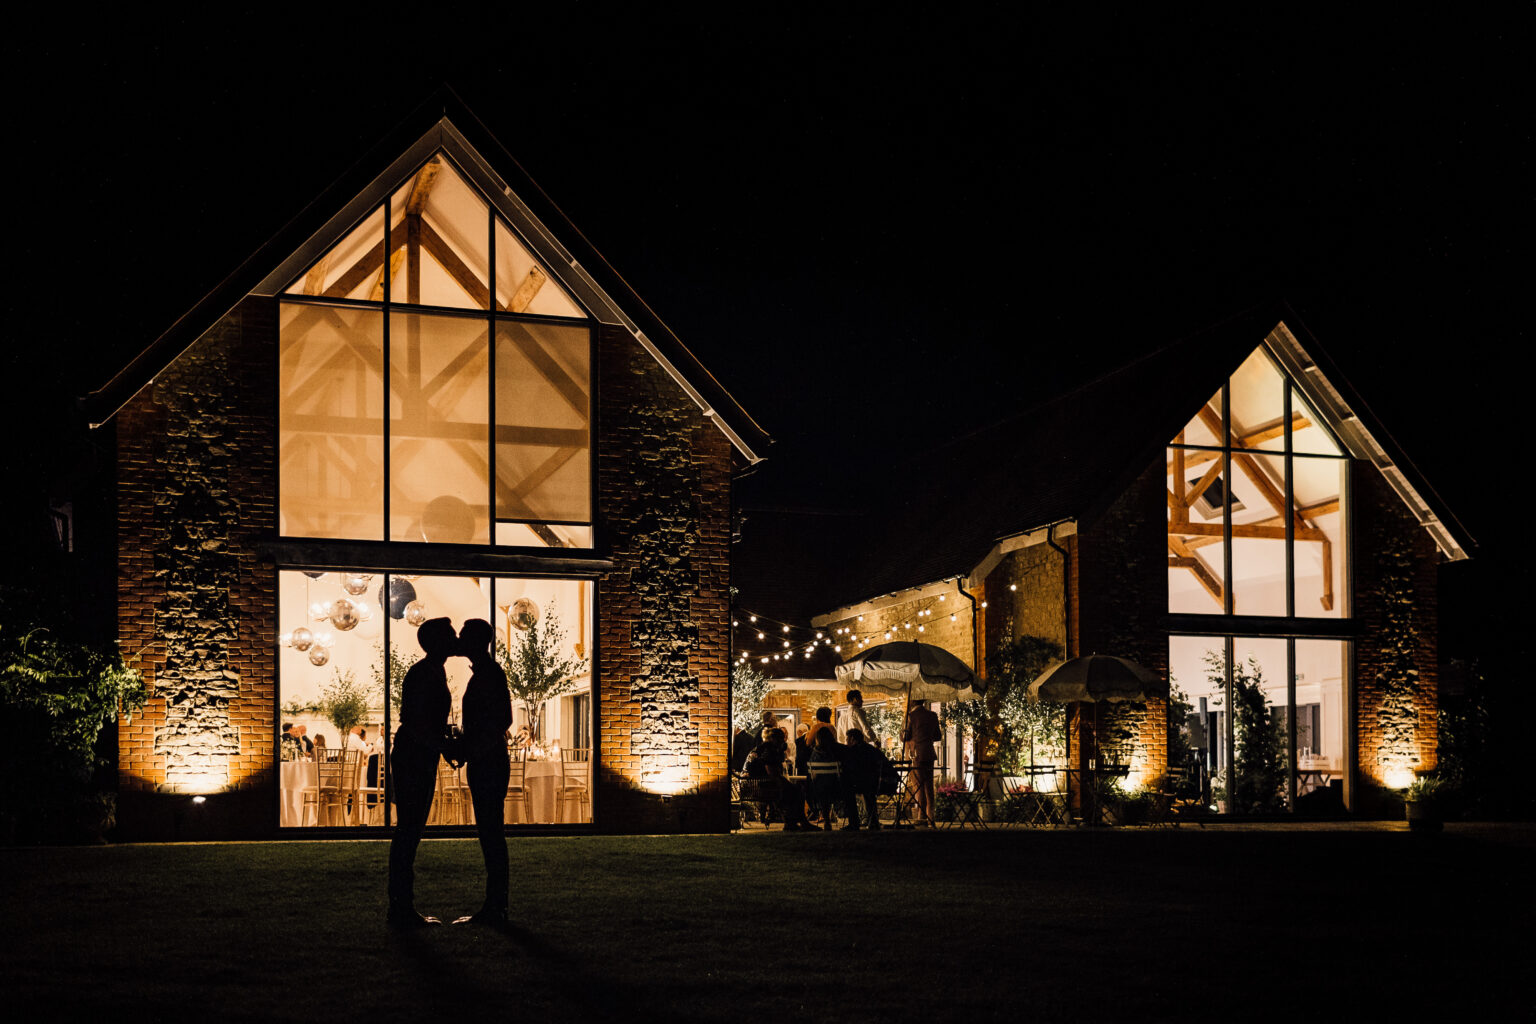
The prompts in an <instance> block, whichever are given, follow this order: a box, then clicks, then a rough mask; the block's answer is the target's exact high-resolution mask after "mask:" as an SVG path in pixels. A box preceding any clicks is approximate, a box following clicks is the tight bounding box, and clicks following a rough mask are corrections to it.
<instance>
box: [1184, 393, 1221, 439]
mask: <svg viewBox="0 0 1536 1024" xmlns="http://www.w3.org/2000/svg"><path fill="white" fill-rule="evenodd" d="M1173 440H1174V443H1175V444H1205V445H1217V446H1219V445H1220V444H1221V391H1220V390H1218V391H1217V392H1216V394H1215V395H1214V396H1212V398H1211V400H1210V401H1209V402H1207V403H1205V405H1204V406H1202V407H1201V408H1200V410H1199V411H1198V412H1196V413H1195V415H1194V416H1192V417H1191V418H1190V421H1189V422H1188V423H1187V424H1185V426H1184V429H1183V430H1181V431H1179V436H1178V437H1176V438H1174V439H1173Z"/></svg>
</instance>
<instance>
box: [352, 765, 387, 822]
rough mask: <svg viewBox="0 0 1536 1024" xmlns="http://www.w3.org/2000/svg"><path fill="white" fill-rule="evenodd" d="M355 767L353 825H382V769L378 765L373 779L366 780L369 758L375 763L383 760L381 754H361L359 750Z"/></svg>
mask: <svg viewBox="0 0 1536 1024" xmlns="http://www.w3.org/2000/svg"><path fill="white" fill-rule="evenodd" d="M359 755H360V756H359V758H358V767H357V802H356V803H355V804H354V805H353V817H354V818H355V819H356V820H355V821H353V824H354V825H382V824H384V771H383V766H382V765H380V766H379V771H378V774H377V775H376V776H375V779H374V781H372V782H370V781H369V780H368V764H369V761H370V760H371V759H377V760H374V763H375V764H378V763H379V762H380V761H382V760H383V755H382V754H372V755H368V754H363V753H362V752H359Z"/></svg>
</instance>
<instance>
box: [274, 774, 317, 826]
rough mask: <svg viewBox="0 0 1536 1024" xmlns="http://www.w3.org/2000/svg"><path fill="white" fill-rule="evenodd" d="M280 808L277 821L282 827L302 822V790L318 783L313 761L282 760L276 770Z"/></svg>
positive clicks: (311, 787)
mask: <svg viewBox="0 0 1536 1024" xmlns="http://www.w3.org/2000/svg"><path fill="white" fill-rule="evenodd" d="M278 778H279V783H280V787H279V790H278V792H279V794H280V796H281V800H282V803H281V810H280V812H279V815H278V822H279V824H281V825H282V827H283V828H297V827H298V826H300V825H302V824H304V791H305V790H306V789H314V788H315V787H316V785H317V783H318V779H317V777H316V775H315V762H313V761H284V762H282V765H281V767H280V768H279V770H278Z"/></svg>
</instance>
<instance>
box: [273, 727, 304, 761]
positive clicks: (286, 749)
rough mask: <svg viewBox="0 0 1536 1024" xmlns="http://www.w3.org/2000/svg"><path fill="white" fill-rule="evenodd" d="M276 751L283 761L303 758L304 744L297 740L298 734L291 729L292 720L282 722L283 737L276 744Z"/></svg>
mask: <svg viewBox="0 0 1536 1024" xmlns="http://www.w3.org/2000/svg"><path fill="white" fill-rule="evenodd" d="M278 751H279V752H280V753H281V754H282V758H283V760H284V761H302V760H303V759H304V744H302V743H300V742H299V737H298V734H296V733H295V732H294V731H293V723H292V722H284V723H283V738H282V741H281V742H280V743H279V745H278Z"/></svg>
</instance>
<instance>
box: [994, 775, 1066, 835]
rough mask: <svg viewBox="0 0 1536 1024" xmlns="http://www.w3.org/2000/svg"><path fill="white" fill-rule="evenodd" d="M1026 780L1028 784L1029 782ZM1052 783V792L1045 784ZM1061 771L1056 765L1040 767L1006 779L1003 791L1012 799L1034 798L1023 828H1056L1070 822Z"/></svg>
mask: <svg viewBox="0 0 1536 1024" xmlns="http://www.w3.org/2000/svg"><path fill="white" fill-rule="evenodd" d="M1026 780H1028V781H1027V782H1026ZM1047 780H1049V788H1046V787H1045V785H1044V783H1045V782H1046V781H1047ZM1059 780H1060V771H1059V770H1058V769H1057V768H1056V766H1055V765H1050V764H1037V765H1030V766H1029V767H1027V768H1020V769H1019V770H1018V773H1017V774H1016V775H1013V776H1005V777H1004V778H1003V788H1004V791H1005V792H1007V793H1008V794H1009V795H1020V796H1022V795H1029V796H1033V797H1035V801H1034V805H1033V806H1032V807H1031V808H1030V809H1029V814H1028V817H1027V818H1026V819H1025V820H1024V821H1022V822H1020V824H1023V825H1057V824H1061V823H1063V822H1066V821H1068V820H1069V818H1070V815H1069V814H1068V810H1069V808H1068V807H1067V794H1066V793H1065V792H1063V790H1062V788H1061V784H1060V781H1059Z"/></svg>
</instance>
